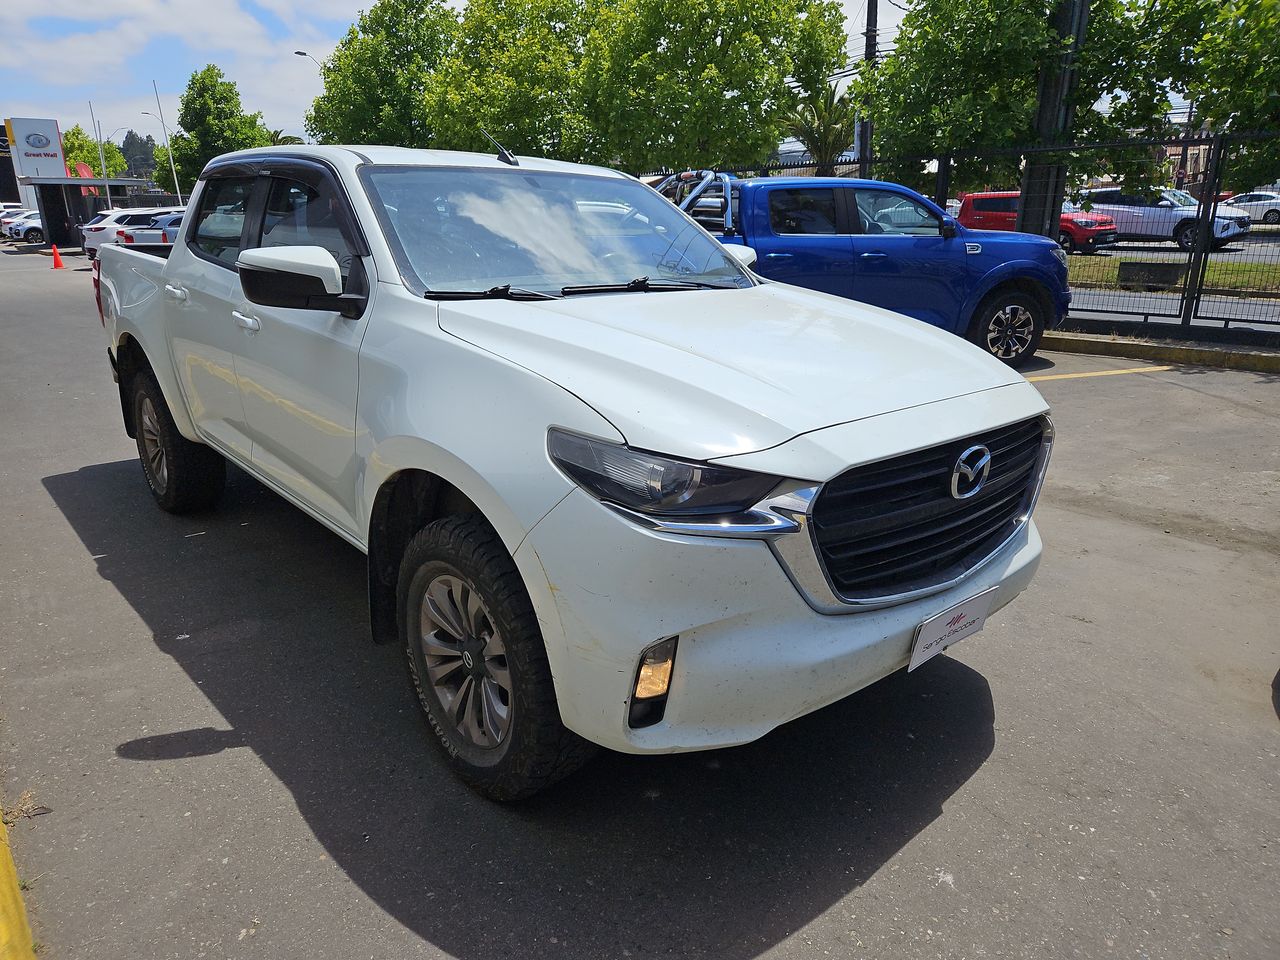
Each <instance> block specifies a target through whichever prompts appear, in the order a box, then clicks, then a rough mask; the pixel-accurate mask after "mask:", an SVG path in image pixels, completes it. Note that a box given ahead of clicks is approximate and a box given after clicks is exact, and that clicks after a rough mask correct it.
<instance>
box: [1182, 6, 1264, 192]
mask: <svg viewBox="0 0 1280 960" xmlns="http://www.w3.org/2000/svg"><path fill="white" fill-rule="evenodd" d="M1278 37H1280V0H1225V2H1223V3H1222V4H1221V6H1220V7H1219V8H1218V9H1217V12H1216V16H1215V17H1214V19H1213V20H1212V21H1211V22H1210V26H1209V29H1208V30H1207V31H1206V32H1205V35H1204V39H1203V40H1202V42H1201V43H1200V44H1199V47H1198V51H1197V52H1198V53H1199V54H1200V57H1201V61H1200V62H1201V65H1202V68H1203V73H1202V74H1201V76H1200V77H1199V78H1198V79H1197V80H1196V82H1195V83H1194V84H1193V87H1192V91H1191V93H1192V96H1194V97H1195V98H1196V101H1195V102H1196V110H1197V112H1198V113H1200V114H1201V115H1202V116H1203V117H1205V118H1207V119H1208V120H1209V121H1210V122H1211V123H1212V124H1213V126H1214V128H1215V129H1217V130H1219V131H1222V132H1226V133H1231V132H1233V131H1234V132H1240V133H1244V132H1254V131H1269V132H1272V133H1276V134H1278V135H1280V55H1277V52H1276V41H1277V38H1278ZM1225 175H1226V185H1227V186H1228V187H1229V188H1230V189H1234V190H1251V189H1253V188H1254V187H1258V186H1261V185H1263V184H1270V183H1274V182H1276V181H1277V180H1278V179H1280V139H1278V138H1270V139H1263V140H1252V141H1243V142H1237V143H1235V144H1233V145H1232V146H1231V150H1230V155H1229V156H1228V157H1227V161H1226V167H1225Z"/></svg>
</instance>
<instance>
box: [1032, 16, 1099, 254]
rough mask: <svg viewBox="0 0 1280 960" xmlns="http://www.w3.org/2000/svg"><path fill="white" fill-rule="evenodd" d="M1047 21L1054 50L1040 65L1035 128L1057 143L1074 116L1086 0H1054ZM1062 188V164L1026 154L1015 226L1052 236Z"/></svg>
mask: <svg viewBox="0 0 1280 960" xmlns="http://www.w3.org/2000/svg"><path fill="white" fill-rule="evenodd" d="M1051 22H1052V25H1053V32H1054V34H1055V35H1056V37H1057V39H1058V41H1059V52H1057V53H1055V54H1054V55H1053V56H1052V57H1051V58H1050V59H1049V60H1047V61H1046V62H1045V63H1044V64H1043V65H1042V66H1041V68H1040V84H1039V92H1038V97H1039V100H1038V103H1039V106H1038V108H1037V110H1036V129H1035V134H1036V141H1037V143H1038V144H1039V145H1041V146H1058V145H1059V144H1063V143H1066V142H1067V140H1068V139H1069V138H1070V134H1071V125H1072V123H1073V121H1074V120H1075V109H1074V107H1073V106H1072V105H1071V94H1072V91H1073V90H1074V88H1075V82H1076V54H1077V53H1078V52H1079V50H1080V45H1081V44H1082V43H1084V35H1085V29H1086V28H1087V27H1088V25H1089V0H1058V4H1057V6H1056V8H1055V9H1054V12H1053V20H1052V21H1051ZM1063 41H1065V42H1063ZM1033 156H1034V155H1033ZM1066 188H1067V167H1066V165H1065V164H1063V163H1037V162H1035V160H1034V159H1032V158H1030V157H1029V158H1028V159H1027V161H1026V163H1025V164H1024V165H1023V172H1022V198H1021V201H1020V202H1019V204H1018V222H1017V225H1016V229H1018V230H1020V231H1022V232H1023V233H1038V234H1040V235H1041V236H1045V237H1052V238H1054V239H1055V240H1056V239H1057V238H1058V233H1059V232H1060V230H1059V224H1058V221H1059V218H1060V217H1061V215H1062V199H1063V195H1064V194H1065V193H1066Z"/></svg>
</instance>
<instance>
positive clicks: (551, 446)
mask: <svg viewBox="0 0 1280 960" xmlns="http://www.w3.org/2000/svg"><path fill="white" fill-rule="evenodd" d="M547 452H548V453H549V454H550V455H551V459H552V460H553V461H554V462H555V464H556V465H557V466H559V467H560V469H561V470H563V471H564V472H565V474H566V475H567V476H568V477H569V479H571V480H572V481H573V482H574V483H576V484H578V485H579V486H580V487H582V488H583V489H584V490H586V491H587V492H588V493H590V494H591V495H592V496H594V497H597V498H598V499H600V500H604V501H605V502H607V503H613V504H617V505H618V506H621V507H626V508H627V509H629V510H635V511H638V512H640V513H644V514H651V515H654V516H663V517H681V518H692V519H696V518H699V517H702V518H707V517H712V516H724V515H726V514H734V513H740V512H742V511H744V510H746V509H748V508H749V507H751V506H753V505H755V504H757V503H759V502H760V501H761V500H763V499H764V498H765V497H766V496H767V495H768V494H769V492H770V491H771V490H773V489H774V488H775V487H777V486H778V484H779V483H780V478H778V477H774V476H770V475H768V474H763V473H751V472H748V471H746V470H735V469H733V468H731V467H719V466H714V465H712V464H707V463H697V462H695V461H691V460H678V459H676V458H675V457H664V456H660V455H658V454H656V453H648V452H647V451H644V450H633V449H632V448H631V447H627V446H624V445H622V444H620V443H610V442H608V441H605V440H594V439H591V438H589V437H583V436H580V435H578V434H576V433H568V432H566V431H564V430H557V429H555V428H552V429H551V430H549V431H548V432H547Z"/></svg>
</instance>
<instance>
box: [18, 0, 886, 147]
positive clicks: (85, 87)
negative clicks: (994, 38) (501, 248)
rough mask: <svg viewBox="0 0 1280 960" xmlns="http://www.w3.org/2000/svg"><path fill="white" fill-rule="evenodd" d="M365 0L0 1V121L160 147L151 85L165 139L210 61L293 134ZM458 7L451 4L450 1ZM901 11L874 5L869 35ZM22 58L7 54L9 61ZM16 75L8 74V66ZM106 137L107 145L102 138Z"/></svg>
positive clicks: (854, 3) (855, 30)
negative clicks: (94, 122)
mask: <svg viewBox="0 0 1280 960" xmlns="http://www.w3.org/2000/svg"><path fill="white" fill-rule="evenodd" d="M370 2H371V0H94V2H93V3H92V4H80V3H77V4H71V3H69V2H67V0H48V2H44V3H38V2H36V0H0V37H3V38H4V45H3V47H0V50H3V51H4V53H5V54H6V55H5V56H2V57H0V117H52V118H54V119H56V120H57V121H58V123H59V124H60V125H61V127H62V129H64V130H65V129H67V128H68V127H70V126H72V125H73V124H76V123H79V124H81V125H82V126H83V127H84V128H85V129H86V130H88V129H89V126H90V124H89V101H90V100H92V101H93V108H94V111H95V113H96V115H97V118H98V121H99V122H100V123H101V125H102V132H103V134H104V135H106V136H108V137H109V138H110V139H113V140H116V141H117V142H118V141H119V140H120V138H121V137H123V136H124V132H125V129H128V128H129V127H132V128H133V129H134V130H137V131H138V132H139V133H141V134H143V135H144V136H145V135H146V134H148V133H150V134H151V135H152V136H154V137H155V138H156V141H157V142H161V141H162V139H163V137H162V134H161V130H160V124H159V122H158V121H156V120H154V119H152V118H151V117H147V116H143V115H142V111H144V110H150V111H152V112H155V109H156V102H155V95H154V94H153V92H152V87H151V81H152V80H155V81H156V83H157V85H158V86H159V88H160V102H161V104H162V105H163V108H164V116H165V120H166V122H167V123H168V125H169V127H170V128H171V129H172V128H173V127H174V125H175V123H176V119H177V113H178V97H179V96H180V95H181V93H182V90H183V88H184V87H185V86H186V83H187V79H188V78H189V77H190V76H191V73H192V72H193V71H195V70H198V69H200V68H201V67H203V66H204V65H205V64H206V63H216V64H217V65H218V66H220V67H221V68H222V70H223V72H224V73H225V74H226V75H227V76H228V77H229V78H230V79H232V80H234V81H235V82H236V84H237V85H238V86H239V88H240V96H241V100H242V101H243V103H244V107H245V109H246V110H250V111H253V110H260V111H262V113H263V119H264V120H265V121H266V123H267V126H269V127H273V128H281V129H283V130H284V131H285V132H286V133H292V134H296V135H299V136H303V135H304V131H303V129H302V117H303V114H304V113H305V112H306V110H307V107H308V106H309V105H310V104H311V101H312V99H314V97H315V96H316V95H317V94H318V93H319V92H320V90H321V84H320V79H319V73H318V70H317V68H316V65H315V64H314V63H312V62H311V61H310V60H307V59H305V58H303V57H297V56H294V54H293V51H294V50H307V51H308V52H310V53H311V54H312V55H314V56H315V57H316V59H318V60H324V58H325V57H326V56H328V54H329V53H330V51H331V50H332V49H333V47H334V45H335V44H336V43H337V42H338V40H339V39H340V38H341V37H342V35H343V34H344V33H345V32H346V30H347V27H348V26H349V25H350V24H351V22H352V21H353V20H354V19H355V17H356V15H357V13H358V12H359V10H361V9H363V8H367V7H368V6H369V4H370ZM455 5H457V6H461V5H462V4H461V0H457V2H456V3H455ZM844 5H845V11H846V13H847V14H848V16H849V17H850V24H849V28H848V29H849V32H850V33H851V34H852V36H851V46H852V47H853V48H854V49H856V50H859V51H860V50H861V43H862V38H861V36H859V33H860V31H861V29H862V20H863V16H864V10H865V0H844ZM900 17H901V13H900V12H899V11H898V10H897V9H896V8H895V7H893V6H891V5H886V4H883V3H882V4H881V5H880V22H881V30H882V33H881V36H882V37H886V38H889V37H891V35H892V31H893V29H894V28H895V26H896V24H897V22H898V19H899V18H900ZM19 51H21V52H22V54H23V55H22V56H18V55H17V54H18V52H19ZM15 65H16V66H15ZM113 132H114V136H112V134H113Z"/></svg>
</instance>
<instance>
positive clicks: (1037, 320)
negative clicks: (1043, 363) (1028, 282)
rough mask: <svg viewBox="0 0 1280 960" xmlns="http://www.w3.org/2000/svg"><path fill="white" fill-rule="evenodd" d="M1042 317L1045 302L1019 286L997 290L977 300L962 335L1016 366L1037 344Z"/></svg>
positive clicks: (1029, 356)
mask: <svg viewBox="0 0 1280 960" xmlns="http://www.w3.org/2000/svg"><path fill="white" fill-rule="evenodd" d="M1045 319H1046V318H1045V306H1044V304H1043V303H1041V302H1040V300H1039V298H1038V297H1033V296H1031V295H1030V294H1027V293H1023V292H1022V291H1020V290H997V291H995V292H994V293H991V294H989V295H988V296H987V298H986V299H985V300H983V301H982V303H980V304H978V309H977V310H975V311H974V312H973V319H972V320H971V321H970V322H969V332H968V334H967V336H966V339H968V340H969V341H970V342H972V343H976V344H977V345H978V346H979V347H981V348H982V349H984V350H986V351H987V352H988V353H990V354H991V355H992V356H994V357H996V358H998V359H1000V360H1003V361H1004V362H1005V363H1007V364H1008V365H1009V366H1011V367H1020V366H1022V365H1023V364H1024V363H1026V362H1027V361H1028V360H1030V359H1031V358H1032V356H1034V355H1035V352H1036V348H1038V347H1039V346H1040V338H1041V337H1042V336H1044V328H1045ZM1028 325H1029V327H1030V330H1029V331H1028V330H1027V327H1028Z"/></svg>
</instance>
